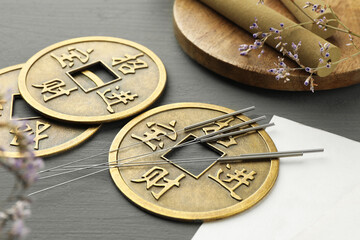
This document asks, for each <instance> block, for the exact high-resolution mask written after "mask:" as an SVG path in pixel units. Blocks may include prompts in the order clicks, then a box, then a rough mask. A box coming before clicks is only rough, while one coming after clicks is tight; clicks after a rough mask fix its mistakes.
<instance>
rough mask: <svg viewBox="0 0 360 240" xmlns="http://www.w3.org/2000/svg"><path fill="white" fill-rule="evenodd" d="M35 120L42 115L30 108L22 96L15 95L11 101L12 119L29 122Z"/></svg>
mask: <svg viewBox="0 0 360 240" xmlns="http://www.w3.org/2000/svg"><path fill="white" fill-rule="evenodd" d="M34 118H40V114H39V113H37V112H36V111H35V110H34V109H33V108H32V107H30V105H29V104H27V102H26V101H25V100H24V99H23V98H22V97H21V95H20V94H13V95H12V99H11V113H10V119H13V120H25V119H26V120H27V119H34Z"/></svg>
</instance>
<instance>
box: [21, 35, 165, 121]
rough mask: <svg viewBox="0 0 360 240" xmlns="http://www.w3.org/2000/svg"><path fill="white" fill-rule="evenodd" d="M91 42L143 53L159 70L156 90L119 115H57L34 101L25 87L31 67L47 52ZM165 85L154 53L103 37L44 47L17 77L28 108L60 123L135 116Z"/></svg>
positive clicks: (125, 42) (163, 68)
mask: <svg viewBox="0 0 360 240" xmlns="http://www.w3.org/2000/svg"><path fill="white" fill-rule="evenodd" d="M92 41H97V42H113V43H120V44H124V45H128V46H131V47H133V48H136V49H138V50H140V51H143V52H145V53H146V54H147V55H148V56H149V57H150V58H151V59H152V60H153V61H154V62H155V64H156V65H157V67H158V69H159V82H158V85H157V87H156V89H155V90H154V92H153V93H152V94H151V95H150V96H149V97H148V98H147V99H145V100H144V101H143V102H141V103H140V104H138V105H136V106H134V107H132V108H130V109H127V110H125V111H122V112H119V113H115V114H108V115H104V116H74V115H68V114H64V113H59V112H56V111H54V110H52V109H49V108H47V107H46V106H45V105H42V104H40V103H39V102H38V101H37V100H36V99H34V98H33V97H32V96H31V95H30V93H29V91H28V90H27V87H26V78H27V74H28V72H29V70H30V69H31V67H32V65H33V64H34V63H35V62H36V61H37V60H38V59H40V58H41V57H43V56H44V55H46V54H48V53H49V52H51V51H53V50H55V49H57V48H60V47H64V46H66V45H69V44H73V43H79V42H92ZM165 84H166V70H165V66H164V64H163V63H162V61H161V60H160V58H159V57H158V56H157V55H156V54H155V53H154V52H152V51H151V50H150V49H148V48H146V47H145V46H143V45H140V44H138V43H135V42H132V41H129V40H125V39H121V38H115V37H104V36H92V37H81V38H73V39H69V40H65V41H62V42H58V43H55V44H53V45H51V46H49V47H46V48H44V49H43V50H41V51H39V52H38V53H36V54H35V55H34V56H32V57H31V58H30V59H29V60H28V61H27V62H26V63H25V65H24V67H23V69H22V70H21V72H20V75H19V91H20V93H21V95H22V96H23V98H24V100H25V101H26V102H27V103H28V104H29V105H30V106H32V107H33V108H35V109H37V110H38V111H40V112H41V113H43V114H44V115H46V116H48V117H50V118H55V119H58V120H61V121H67V122H77V123H86V124H94V123H105V122H112V121H116V120H119V119H123V118H126V117H129V116H132V115H135V114H137V113H139V112H141V111H143V110H144V109H146V108H147V107H149V106H150V105H151V104H153V103H154V102H155V101H156V100H157V99H158V98H159V97H160V96H161V93H162V92H163V90H164V88H165Z"/></svg>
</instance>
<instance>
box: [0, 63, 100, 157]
mask: <svg viewBox="0 0 360 240" xmlns="http://www.w3.org/2000/svg"><path fill="white" fill-rule="evenodd" d="M21 67H22V65H16V66H12V67H8V68H5V69H2V70H0V89H1V96H0V123H1V124H3V123H9V122H10V123H11V125H6V126H3V127H1V128H0V136H1V137H0V146H1V147H2V149H1V151H0V156H6V157H13V158H18V157H22V156H21V154H20V153H19V142H18V139H17V136H16V133H17V132H22V133H23V134H24V135H25V136H28V137H29V139H31V141H32V146H31V147H32V148H33V150H34V153H35V155H36V156H49V155H53V154H56V153H60V152H63V151H66V150H68V149H70V148H72V147H75V146H77V145H78V144H80V143H82V142H83V141H85V140H86V139H88V138H89V137H90V136H92V135H93V134H94V133H95V132H96V131H97V130H98V129H99V127H100V126H93V127H92V126H77V125H71V126H70V125H67V124H59V123H58V122H54V121H53V120H50V119H47V118H45V117H43V116H41V115H40V114H39V113H37V112H35V111H33V110H32V108H31V107H30V106H29V105H28V104H27V103H26V102H25V101H24V100H23V99H22V97H21V95H20V93H19V90H18V84H17V83H18V75H19V73H20V70H21Z"/></svg>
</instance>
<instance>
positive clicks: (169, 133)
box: [109, 103, 279, 221]
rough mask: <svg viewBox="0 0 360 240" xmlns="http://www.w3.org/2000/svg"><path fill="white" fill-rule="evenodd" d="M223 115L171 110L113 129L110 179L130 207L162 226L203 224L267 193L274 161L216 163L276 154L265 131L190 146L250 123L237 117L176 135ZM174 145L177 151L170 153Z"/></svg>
mask: <svg viewBox="0 0 360 240" xmlns="http://www.w3.org/2000/svg"><path fill="white" fill-rule="evenodd" d="M231 112H234V111H233V110H231V109H228V108H224V107H220V106H216V105H210V104H203V103H177V104H171V105H166V106H162V107H158V108H155V109H152V110H150V111H147V112H145V113H143V114H141V115H139V116H138V117H136V118H134V119H133V120H131V121H130V122H129V123H128V124H127V125H125V127H123V128H122V129H121V131H120V132H119V133H118V134H117V136H116V137H115V139H114V141H113V143H112V145H111V148H110V154H109V164H110V165H112V166H114V164H115V167H112V168H110V174H111V177H112V179H113V180H114V182H115V183H116V185H117V187H118V188H119V189H120V190H121V192H122V193H123V194H124V195H125V196H126V197H127V198H129V199H130V200H131V201H133V202H134V203H135V204H136V205H138V206H140V207H141V208H143V209H145V210H147V211H150V212H152V213H154V214H156V215H160V216H163V217H166V218H172V219H176V220H182V221H210V220H215V219H220V218H225V217H228V216H231V215H234V214H237V213H240V212H242V211H244V210H246V209H248V208H250V207H252V206H253V205H255V204H256V203H257V202H259V201H260V200H261V199H262V198H263V197H264V196H265V195H266V194H267V193H268V192H269V191H270V189H271V188H272V186H273V185H274V183H275V181H276V178H277V175H278V170H279V160H278V159H272V160H270V159H269V160H262V161H242V162H239V161H238V162H235V161H232V162H219V161H217V159H218V158H220V157H224V156H238V155H240V154H246V153H261V152H274V151H276V147H275V145H274V143H273V142H272V140H271V138H270V137H269V135H268V134H267V133H266V132H265V130H261V131H257V132H256V133H252V134H247V135H239V136H234V137H228V138H225V139H221V140H218V141H217V142H211V143H195V144H190V143H191V141H192V140H193V139H194V138H196V137H199V136H203V135H205V134H209V133H211V132H213V131H218V130H220V129H223V128H224V127H227V126H233V125H235V124H239V123H241V122H243V121H248V120H250V119H249V118H248V117H246V116H244V115H240V116H237V117H232V118H228V119H223V120H219V121H217V122H215V123H212V124H210V125H206V126H203V127H201V128H199V129H196V130H190V131H186V132H184V131H183V129H184V127H186V126H189V125H191V124H194V123H198V122H202V121H205V120H208V119H211V118H214V117H218V116H221V115H224V114H226V113H231ZM252 126H257V124H253V125H252ZM186 143H187V145H186ZM181 144H182V146H183V147H177V148H174V146H180V145H181ZM184 145H186V146H184ZM136 156H138V157H136ZM204 160H207V161H204Z"/></svg>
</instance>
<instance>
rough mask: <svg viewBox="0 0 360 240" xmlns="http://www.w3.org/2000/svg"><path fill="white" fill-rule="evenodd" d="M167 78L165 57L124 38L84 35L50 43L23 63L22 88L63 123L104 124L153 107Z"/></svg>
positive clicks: (35, 104)
mask: <svg viewBox="0 0 360 240" xmlns="http://www.w3.org/2000/svg"><path fill="white" fill-rule="evenodd" d="M165 82H166V72H165V67H164V65H163V63H162V62H161V60H160V59H159V58H158V57H157V56H156V55H155V54H154V53H153V52H152V51H150V50H149V49H147V48H146V47H144V46H142V45H140V44H137V43H134V42H131V41H128V40H124V39H120V38H113V37H84V38H76V39H70V40H67V41H63V42H60V43H56V44H54V45H52V46H49V47H47V48H45V49H43V50H41V51H40V52H38V53H37V54H35V55H34V56H33V57H31V58H30V59H29V61H28V62H27V63H26V64H25V66H24V67H23V69H22V71H21V73H20V76H19V89H20V93H21V95H22V96H23V98H24V99H25V100H26V102H28V103H29V104H30V105H31V106H32V107H33V108H35V109H36V110H37V111H40V112H41V113H43V114H45V115H47V116H49V117H51V118H56V119H59V120H63V121H69V122H78V123H102V122H110V121H115V120H118V119H122V118H125V117H129V116H131V115H134V114H136V113H139V112H141V111H143V110H144V109H145V108H147V107H148V106H150V105H151V104H152V103H153V102H154V101H155V100H156V99H157V98H158V97H159V96H160V94H161V93H162V91H163V89H164V87H165Z"/></svg>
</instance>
